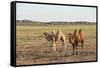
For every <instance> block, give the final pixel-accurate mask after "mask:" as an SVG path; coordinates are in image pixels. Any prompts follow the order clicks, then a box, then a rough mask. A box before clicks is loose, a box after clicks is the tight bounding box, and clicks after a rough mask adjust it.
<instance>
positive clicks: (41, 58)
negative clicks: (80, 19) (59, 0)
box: [16, 24, 96, 65]
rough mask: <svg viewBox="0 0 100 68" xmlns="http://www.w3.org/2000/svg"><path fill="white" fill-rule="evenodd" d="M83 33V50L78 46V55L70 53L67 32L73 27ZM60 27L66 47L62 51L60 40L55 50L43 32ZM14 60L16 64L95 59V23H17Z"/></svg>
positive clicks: (70, 47) (71, 30) (70, 48)
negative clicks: (32, 24)
mask: <svg viewBox="0 0 100 68" xmlns="http://www.w3.org/2000/svg"><path fill="white" fill-rule="evenodd" d="M80 28H81V29H82V30H83V31H84V33H85V36H86V37H85V44H84V50H83V51H82V50H81V47H80V46H79V47H78V50H79V55H72V46H71V44H69V43H68V37H67V33H69V32H73V30H74V29H80ZM54 29H55V30H56V31H57V30H58V29H61V30H62V32H63V33H64V34H65V36H66V43H67V45H66V46H67V49H66V51H64V48H63V46H62V45H61V41H58V42H57V52H53V51H52V44H51V42H48V41H46V40H45V38H44V35H43V32H45V31H47V32H50V31H52V30H54ZM16 36H17V40H16V42H17V43H16V44H17V46H16V60H17V62H16V63H17V65H29V64H48V63H63V62H80V61H95V60H96V25H91V24H90V25H89V24H88V25H85V24H84V25H54V26H22V25H21V26H20V25H17V35H16Z"/></svg>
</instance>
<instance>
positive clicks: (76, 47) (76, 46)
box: [75, 42, 78, 55]
mask: <svg viewBox="0 0 100 68" xmlns="http://www.w3.org/2000/svg"><path fill="white" fill-rule="evenodd" d="M75 49H76V55H78V50H77V49H78V42H76V45H75Z"/></svg>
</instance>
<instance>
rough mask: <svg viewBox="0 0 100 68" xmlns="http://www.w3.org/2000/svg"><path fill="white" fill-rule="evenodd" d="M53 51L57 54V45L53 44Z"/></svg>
mask: <svg viewBox="0 0 100 68" xmlns="http://www.w3.org/2000/svg"><path fill="white" fill-rule="evenodd" d="M53 51H55V52H56V44H55V43H53Z"/></svg>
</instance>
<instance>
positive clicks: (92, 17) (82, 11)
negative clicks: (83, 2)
mask: <svg viewBox="0 0 100 68" xmlns="http://www.w3.org/2000/svg"><path fill="white" fill-rule="evenodd" d="M16 18H17V20H33V21H45V22H49V21H88V22H96V8H95V7H79V6H60V5H46V4H29V3H17V4H16Z"/></svg>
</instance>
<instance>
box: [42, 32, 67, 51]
mask: <svg viewBox="0 0 100 68" xmlns="http://www.w3.org/2000/svg"><path fill="white" fill-rule="evenodd" d="M43 34H44V35H45V39H46V40H47V41H52V44H53V51H56V42H57V41H59V40H61V42H62V44H63V45H64V46H65V49H66V43H65V35H64V34H63V33H62V31H61V30H58V32H57V33H56V32H55V30H53V31H52V32H51V34H50V33H47V32H44V33H43Z"/></svg>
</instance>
